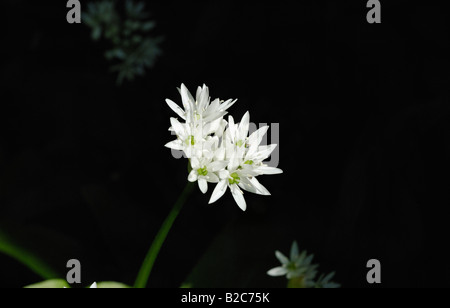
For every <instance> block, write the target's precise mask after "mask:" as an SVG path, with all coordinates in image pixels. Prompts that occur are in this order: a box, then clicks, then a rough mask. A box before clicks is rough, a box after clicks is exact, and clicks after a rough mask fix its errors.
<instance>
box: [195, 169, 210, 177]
mask: <svg viewBox="0 0 450 308" xmlns="http://www.w3.org/2000/svg"><path fill="white" fill-rule="evenodd" d="M197 173H198V175H203V176H207V175H208V170H206V167H203V168H199V169H197Z"/></svg>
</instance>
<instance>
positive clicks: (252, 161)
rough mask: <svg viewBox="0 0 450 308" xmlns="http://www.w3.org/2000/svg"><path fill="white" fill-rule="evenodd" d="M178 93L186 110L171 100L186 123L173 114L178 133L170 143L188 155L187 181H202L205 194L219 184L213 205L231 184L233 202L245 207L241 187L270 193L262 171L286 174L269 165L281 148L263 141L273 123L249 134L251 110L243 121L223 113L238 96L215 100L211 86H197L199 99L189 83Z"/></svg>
mask: <svg viewBox="0 0 450 308" xmlns="http://www.w3.org/2000/svg"><path fill="white" fill-rule="evenodd" d="M179 92H180V94H181V101H182V103H183V107H184V110H183V109H182V108H181V107H180V106H178V105H177V104H176V103H174V102H173V101H171V100H169V99H167V100H166V102H167V104H168V105H169V107H170V108H171V109H172V110H173V111H175V113H176V114H177V115H178V116H179V117H180V118H181V119H182V120H184V122H183V123H182V122H180V121H179V120H178V119H176V118H170V123H171V125H172V126H171V127H170V129H169V130H170V131H173V132H175V134H176V136H177V139H176V140H174V141H171V142H169V143H167V144H166V147H168V148H171V149H174V150H181V151H183V152H184V154H185V156H186V157H187V158H188V159H189V161H190V166H191V167H192V171H191V172H190V174H189V176H188V181H190V182H195V181H197V182H198V186H199V188H200V190H201V191H202V192H203V193H206V192H207V190H208V182H209V183H217V185H216V188H215V189H214V191H213V193H212V196H211V199H210V201H209V203H210V204H211V203H213V202H215V201H217V200H218V199H219V198H221V197H222V196H223V195H224V193H225V192H226V190H227V188H230V191H231V193H232V195H233V197H234V200H235V201H236V203H237V204H238V206H239V207H240V208H241V209H242V210H244V211H245V209H246V208H247V205H246V202H245V199H244V196H243V192H242V190H246V191H249V192H252V193H255V194H259V195H270V193H269V191H268V190H267V189H266V188H265V187H264V186H263V185H262V184H261V183H259V181H258V180H257V179H256V177H257V176H259V175H263V174H280V173H282V172H283V171H282V170H280V169H278V168H274V167H269V166H267V165H266V164H264V160H265V159H267V158H268V157H269V156H270V154H271V153H272V151H273V150H274V149H275V148H276V146H277V145H276V144H272V145H267V146H265V145H260V144H261V141H262V139H263V137H264V135H265V134H266V133H267V130H268V129H269V127H268V126H265V127H262V128H260V129H258V130H257V131H255V132H254V133H252V134H251V135H250V136H248V134H249V125H250V114H249V112H247V113H245V115H244V116H243V118H242V120H241V122H240V123H239V124H236V123H235V121H234V119H233V117H232V116H229V117H228V122H227V121H226V120H225V119H224V116H225V115H226V114H227V110H228V109H229V108H230V107H231V106H232V105H233V104H234V103H235V102H236V100H231V99H229V100H227V101H221V100H219V99H215V100H213V101H212V102H211V101H210V96H209V89H208V87H207V86H206V85H203V87H198V89H197V93H196V96H195V99H194V97H193V96H192V95H191V93H190V92H189V91H188V89H187V88H186V87H185V85H184V84H182V85H181V88H180V89H179Z"/></svg>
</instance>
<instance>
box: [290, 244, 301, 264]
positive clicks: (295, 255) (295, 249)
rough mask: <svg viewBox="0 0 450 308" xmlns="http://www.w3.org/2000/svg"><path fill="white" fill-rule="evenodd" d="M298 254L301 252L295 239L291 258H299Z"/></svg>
mask: <svg viewBox="0 0 450 308" xmlns="http://www.w3.org/2000/svg"><path fill="white" fill-rule="evenodd" d="M298 254H299V250H298V244H297V242H296V241H294V242H293V243H292V247H291V260H295V259H297V257H298Z"/></svg>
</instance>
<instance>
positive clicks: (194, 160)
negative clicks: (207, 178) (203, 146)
mask: <svg viewBox="0 0 450 308" xmlns="http://www.w3.org/2000/svg"><path fill="white" fill-rule="evenodd" d="M190 162H191V168H192V169H194V170H197V169H200V168H202V166H201V164H200V160H199V159H198V158H197V157H192V158H191V161H190Z"/></svg>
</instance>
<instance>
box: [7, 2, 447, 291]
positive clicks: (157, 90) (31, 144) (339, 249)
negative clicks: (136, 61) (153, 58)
mask: <svg viewBox="0 0 450 308" xmlns="http://www.w3.org/2000/svg"><path fill="white" fill-rule="evenodd" d="M86 2H87V1H81V3H82V5H85V3H86ZM243 2H244V1H231V0H222V1H195V2H194V1H182V2H176V1H170V0H166V1H159V2H157V3H156V1H147V10H148V11H149V12H151V14H152V18H153V19H154V20H155V21H156V22H157V27H156V30H155V31H154V32H153V33H154V34H155V35H163V36H164V38H165V39H164V42H163V43H162V45H161V48H162V50H163V55H162V56H161V57H160V58H159V59H158V61H157V62H156V65H155V67H154V68H153V69H151V70H148V71H147V74H146V76H145V77H143V78H139V79H137V80H136V81H134V82H131V83H130V82H125V83H124V84H123V85H122V86H121V87H117V86H116V84H115V78H116V76H115V75H114V74H111V73H109V72H108V65H109V64H108V62H107V61H106V60H105V58H104V57H103V53H104V51H105V48H107V44H106V43H105V42H103V43H96V42H93V41H92V40H91V39H90V29H89V28H88V27H86V26H85V25H77V24H73V25H69V24H68V23H67V22H66V19H65V18H66V13H67V9H66V8H65V4H66V1H19V0H14V1H12V0H9V1H2V5H3V7H2V8H1V11H2V13H3V14H2V17H1V19H2V23H4V24H5V26H3V27H2V28H3V29H4V31H2V32H3V35H2V36H1V49H0V50H1V61H2V64H1V70H0V76H1V81H0V84H1V92H2V96H1V102H0V227H1V228H2V230H4V232H7V233H8V234H9V235H10V236H12V237H14V238H16V239H17V241H18V242H21V243H23V245H25V246H26V247H27V248H29V249H31V250H32V251H34V252H36V253H38V254H40V255H41V256H42V257H43V258H44V259H45V260H46V261H48V262H49V263H50V264H51V265H52V266H53V267H54V268H55V269H56V270H57V271H59V272H60V273H61V275H62V277H65V273H66V271H67V269H66V267H65V265H66V262H67V260H69V259H72V258H76V259H78V260H80V261H81V264H82V280H83V285H88V284H90V283H91V282H93V281H105V280H114V281H120V282H124V283H127V284H133V282H134V279H135V277H136V274H137V272H138V269H139V267H140V264H141V262H142V260H143V257H144V255H145V253H146V251H147V249H148V247H149V245H150V243H151V241H152V239H153V237H154V235H155V234H156V232H157V230H158V228H159V226H160V224H161V222H162V220H163V219H164V218H165V216H166V215H167V213H168V212H169V210H170V208H171V206H172V204H173V203H174V202H175V200H176V199H177V196H178V195H179V194H180V193H181V191H182V190H183V187H184V185H185V183H186V178H187V171H186V161H185V160H176V159H174V158H173V157H172V156H171V153H170V150H168V149H166V148H164V144H165V143H167V142H168V141H170V140H171V139H172V136H171V135H170V133H169V132H168V131H167V129H168V127H169V125H170V123H169V117H171V116H173V115H174V114H173V113H172V111H171V110H170V109H169V108H168V107H167V105H166V104H165V102H164V99H165V98H170V99H172V100H174V101H175V102H177V103H180V101H181V100H180V97H179V95H178V92H177V90H176V87H179V86H180V84H181V83H182V82H183V83H185V84H186V85H187V86H188V88H189V89H190V90H191V91H192V92H195V88H196V87H197V86H199V85H202V84H203V83H206V84H207V85H208V86H209V88H210V93H211V96H212V97H213V98H216V97H220V98H221V99H227V98H238V99H239V101H238V103H237V104H236V105H235V106H233V107H232V108H231V109H230V114H232V115H233V116H234V117H235V118H238V119H240V118H241V117H242V115H243V114H244V113H245V111H247V110H249V111H250V114H251V120H252V122H255V123H280V141H279V144H280V165H279V167H280V168H282V169H283V170H284V174H283V175H276V176H265V177H262V178H261V182H262V183H263V184H264V185H265V186H266V187H267V188H268V189H269V190H270V191H271V193H272V196H271V197H262V196H256V195H252V194H246V200H247V203H248V210H247V211H246V212H242V211H241V210H240V209H239V208H238V207H237V205H236V204H235V203H234V201H233V199H232V197H231V196H230V194H229V193H227V195H226V197H224V198H222V199H221V200H220V201H218V202H217V203H216V204H214V205H208V204H207V203H208V200H209V195H210V192H211V191H212V186H210V191H209V193H208V194H207V195H206V196H204V195H202V194H201V193H200V192H199V191H198V190H196V191H195V193H194V194H193V196H192V197H191V198H190V199H189V201H188V202H187V203H186V204H185V207H184V208H183V211H182V213H181V214H180V216H179V217H178V220H177V221H176V223H175V226H174V228H173V229H172V230H171V233H170V235H169V237H168V238H167V241H166V243H165V245H164V246H163V249H162V250H161V253H160V255H159V258H158V260H157V263H156V264H155V269H154V272H153V273H152V276H151V278H150V281H149V286H151V287H178V286H180V285H181V284H182V283H183V282H185V281H187V282H190V283H192V285H193V286H200V287H205V286H206V287H208V286H210V287H284V286H285V283H286V279H284V278H271V277H268V276H267V275H266V274H265V272H266V271H267V270H268V269H270V268H272V267H275V266H277V265H278V261H277V260H276V259H275V257H274V255H273V253H274V251H275V250H276V249H278V250H281V251H284V252H285V253H287V252H288V251H289V247H290V244H291V243H292V241H293V240H297V241H298V243H299V245H300V248H301V249H307V250H308V252H310V253H314V254H315V261H316V262H317V263H318V264H320V271H321V272H330V271H334V270H335V271H336V272H337V275H336V278H335V281H337V282H340V283H341V284H342V285H343V287H373V286H371V285H369V284H368V283H367V282H366V273H367V271H368V269H367V268H366V262H367V261H368V260H369V259H373V258H376V259H379V260H380V261H381V265H382V284H381V286H382V287H433V286H440V287H442V286H447V287H448V286H450V282H449V281H450V280H449V277H450V263H449V262H448V260H449V257H450V254H449V253H448V251H447V246H448V232H449V227H448V226H449V224H448V216H447V214H446V209H447V207H448V206H449V205H450V204H449V186H450V179H449V176H448V174H450V172H449V171H450V170H449V169H450V164H449V151H450V132H449V123H450V121H449V115H450V108H449V92H448V90H449V86H448V85H449V81H450V80H449V71H450V70H449V68H450V67H449V64H450V63H449V54H450V50H449V48H448V46H449V44H448V43H449V39H450V37H449V32H448V30H446V29H447V28H450V27H449V18H448V11H447V10H445V9H444V8H443V7H440V6H437V5H433V4H430V3H427V2H426V1H420V2H419V1H418V2H419V3H420V4H416V3H412V2H411V1H382V24H376V25H375V24H373V25H370V24H368V23H367V22H366V13H367V11H368V9H367V8H366V3H367V1H365V0H364V1H363V0H361V1H334V0H333V1H331V0H330V1H301V4H299V3H300V1H296V2H295V4H294V2H293V1H292V2H284V1H273V2H250V1H245V3H243ZM39 280H41V278H40V277H38V276H36V275H34V274H32V273H31V272H30V271H29V270H28V269H27V268H25V267H23V266H22V265H20V264H19V263H17V262H16V261H14V260H12V259H10V258H9V257H6V256H4V255H0V287H22V286H24V285H27V284H30V283H34V282H37V281H39Z"/></svg>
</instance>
